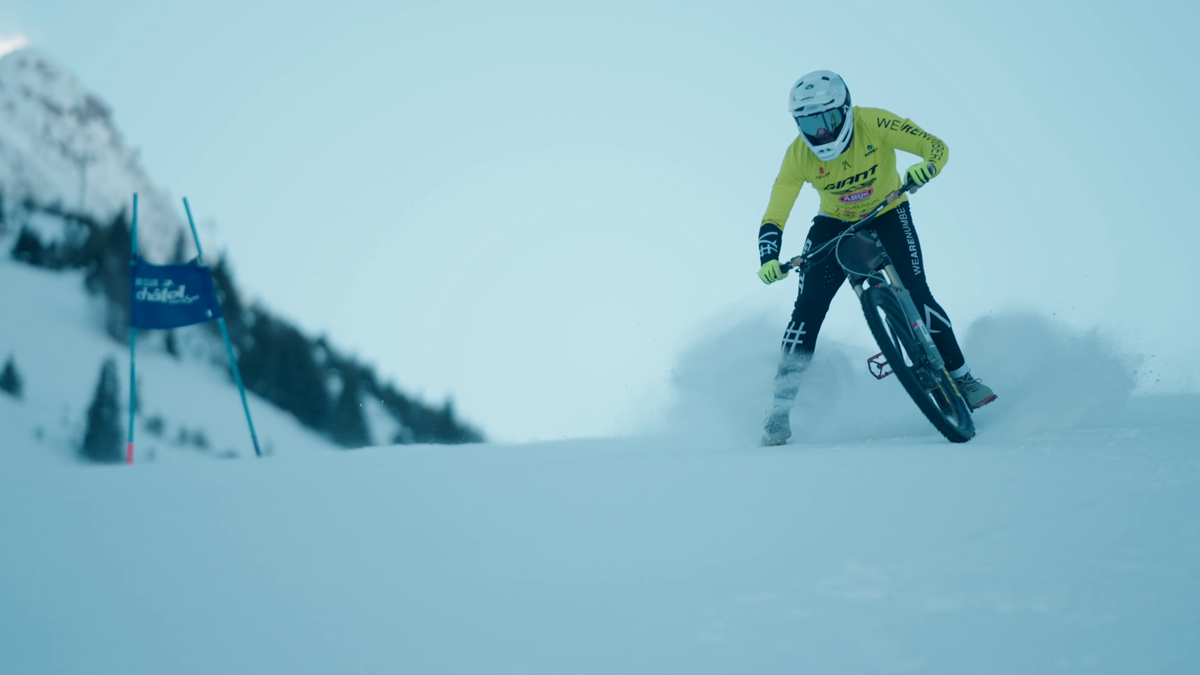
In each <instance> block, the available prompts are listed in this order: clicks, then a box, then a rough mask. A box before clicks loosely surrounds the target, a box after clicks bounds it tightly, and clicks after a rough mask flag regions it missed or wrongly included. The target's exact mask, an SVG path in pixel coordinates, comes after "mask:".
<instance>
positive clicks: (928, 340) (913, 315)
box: [851, 263, 946, 372]
mask: <svg viewBox="0 0 1200 675" xmlns="http://www.w3.org/2000/svg"><path fill="white" fill-rule="evenodd" d="M883 271H884V273H886V274H887V278H888V283H890V284H891V286H892V290H894V291H896V297H898V298H900V308H901V309H903V310H904V317H905V318H906V319H907V320H908V324H909V325H910V326H912V328H913V333H915V334H916V336H917V340H919V341H920V342H921V347H923V348H924V349H925V355H926V357H927V358H928V359H929V365H931V366H933V369H934V371H935V372H936V371H939V370H942V369H944V368H945V367H946V360H945V359H943V358H942V353H941V352H940V351H938V348H937V345H935V344H934V343H933V336H932V335H930V334H929V327H928V326H926V325H925V322H924V321H923V320H922V319H921V313H920V312H919V311H917V304H916V303H915V302H913V300H912V294H911V293H909V292H908V289H907V288H905V287H904V282H902V281H900V275H898V274H896V268H895V267H894V266H892V265H891V264H890V263H889V264H887V265H884V267H883ZM856 281H858V280H854V279H851V286H852V287H853V288H854V292H855V293H856V294H857V295H858V296H859V298H862V294H863V290H864V289H863V288H862V283H861V281H859V283H855V282H856Z"/></svg>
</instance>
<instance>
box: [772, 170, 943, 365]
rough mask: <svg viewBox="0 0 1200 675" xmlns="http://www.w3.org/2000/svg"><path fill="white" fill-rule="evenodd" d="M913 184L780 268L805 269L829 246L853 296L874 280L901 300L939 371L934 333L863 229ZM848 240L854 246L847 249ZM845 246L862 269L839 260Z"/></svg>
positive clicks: (888, 259) (888, 260)
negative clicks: (836, 257)
mask: <svg viewBox="0 0 1200 675" xmlns="http://www.w3.org/2000/svg"><path fill="white" fill-rule="evenodd" d="M918 189H919V188H918V186H917V185H916V184H915V183H911V182H910V183H906V184H905V185H904V187H902V188H900V189H899V190H896V191H895V192H893V193H891V194H889V195H888V196H887V197H886V198H885V200H884V202H883V203H882V204H880V205H879V206H877V207H875V209H874V210H873V211H871V212H870V213H869V214H867V215H866V217H864V218H863V219H862V220H860V221H858V222H857V223H854V224H853V225H851V226H850V227H848V228H846V229H845V230H844V231H842V233H841V234H839V235H838V236H836V237H834V238H833V239H830V240H829V241H827V242H825V243H824V244H822V245H820V246H819V247H817V248H816V250H813V251H809V252H808V253H807V254H805V255H799V256H796V257H794V258H792V259H791V260H788V261H787V262H785V263H783V264H781V265H780V266H779V267H780V270H781V271H782V272H785V273H786V272H788V271H789V270H797V271H799V272H801V273H802V272H804V271H805V269H806V268H807V267H808V265H810V264H811V262H812V260H813V259H814V258H816V257H817V256H818V255H821V254H827V252H828V251H829V249H831V248H832V249H834V253H835V255H837V256H838V264H839V265H841V267H842V271H843V272H845V273H846V281H847V282H848V283H849V284H850V288H853V289H854V293H855V295H857V296H858V297H859V299H860V300H861V299H862V295H863V292H864V291H866V288H867V286H866V284H867V283H869V282H870V281H875V282H876V284H875V285H877V286H881V285H883V284H887V285H888V286H890V287H891V288H892V290H894V291H895V293H896V296H897V297H898V298H899V299H900V307H901V308H902V309H903V310H904V316H905V318H906V319H907V320H908V323H909V325H911V326H912V328H913V329H914V332H915V333H916V335H917V339H918V340H919V341H920V343H921V346H922V347H923V348H924V351H925V353H926V356H927V357H928V358H929V365H930V366H932V367H933V368H934V369H935V370H942V369H944V368H945V366H946V361H945V359H943V358H942V354H941V352H940V351H938V348H937V346H936V345H934V343H933V336H932V335H930V334H929V328H928V327H927V326H926V325H925V321H924V320H922V319H921V313H920V312H919V311H918V310H917V305H916V303H914V302H913V300H912V294H911V293H909V292H908V289H907V288H905V287H904V283H903V282H902V281H900V275H898V274H897V273H896V268H895V267H894V266H893V265H892V259H891V256H889V255H888V253H887V250H886V249H884V247H883V245H882V244H880V243H879V240H878V238H877V237H876V235H875V233H874V232H870V231H867V232H864V231H865V230H867V226H868V225H870V224H871V223H872V222H873V221H874V220H875V218H876V217H877V216H878V215H879V214H881V213H883V211H884V209H886V208H888V207H889V206H891V205H892V204H894V203H896V201H897V200H899V199H900V197H902V196H903V195H904V194H905V193H915V192H916V191H917V190H918ZM847 243H850V244H851V245H853V246H855V248H850V246H846V244H847ZM844 247H845V248H847V249H848V250H847V251H846V256H847V257H848V258H851V260H850V262H851V263H854V262H857V263H860V267H861V271H859V270H853V269H850V266H849V265H848V264H847V263H846V262H845V261H843V260H842V249H843V248H844ZM880 270H882V271H883V272H884V274H885V275H886V277H881V276H880V275H879V274H878V272H879V271H880Z"/></svg>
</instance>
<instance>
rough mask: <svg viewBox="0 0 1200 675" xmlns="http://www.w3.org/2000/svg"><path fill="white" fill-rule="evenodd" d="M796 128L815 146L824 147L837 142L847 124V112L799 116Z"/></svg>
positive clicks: (834, 111)
mask: <svg viewBox="0 0 1200 675" xmlns="http://www.w3.org/2000/svg"><path fill="white" fill-rule="evenodd" d="M795 119H796V126H798V127H800V133H802V134H804V135H805V136H806V137H808V140H809V141H812V142H813V143H814V144H815V145H824V144H826V143H832V142H834V141H836V140H837V137H838V134H840V133H841V132H842V125H844V124H845V123H846V111H845V110H844V109H842V108H834V109H833V110H826V111H825V112H819V113H817V114H815V115H797V116H796V117H795Z"/></svg>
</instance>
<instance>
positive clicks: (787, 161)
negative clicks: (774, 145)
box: [758, 140, 804, 263]
mask: <svg viewBox="0 0 1200 675" xmlns="http://www.w3.org/2000/svg"><path fill="white" fill-rule="evenodd" d="M796 142H797V143H799V142H800V141H799V140H797V141H796ZM796 150H797V148H796V145H795V143H793V144H792V146H791V147H789V148H788V151H787V154H785V155H784V156H783V165H782V166H780V167H779V175H778V176H777V177H776V178H775V185H774V187H772V188H771V201H770V202H769V203H768V204H767V212H766V214H764V215H763V219H762V224H761V225H760V226H759V228H758V257H759V260H760V263H765V262H766V261H767V260H778V259H779V246H780V244H782V243H783V228H784V226H786V225H787V221H788V216H789V215H791V213H792V206H794V205H795V203H796V197H797V196H798V195H799V194H800V188H802V187H804V179H803V178H801V172H800V159H799V155H800V153H798V152H797V151H796Z"/></svg>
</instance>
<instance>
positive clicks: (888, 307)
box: [862, 285, 975, 443]
mask: <svg viewBox="0 0 1200 675" xmlns="http://www.w3.org/2000/svg"><path fill="white" fill-rule="evenodd" d="M862 307H863V315H864V316H865V317H866V319H867V325H868V326H870V328H871V334H872V335H873V336H875V342H877V343H879V349H880V351H882V352H883V355H884V357H886V358H887V360H888V364H889V365H890V366H891V368H892V372H894V373H895V374H896V377H897V379H899V380H900V384H902V385H904V389H905V391H907V392H908V395H909V396H911V397H912V400H913V402H915V403H916V404H917V407H918V408H920V409H921V412H923V413H925V417H926V418H928V419H929V421H930V423H932V424H933V426H934V427H935V428H936V429H937V430H938V431H940V432H941V433H942V435H943V436H945V437H946V440H949V441H950V442H951V443H966V442H967V441H969V440H971V438H973V437H974V436H975V423H974V422H973V421H972V420H971V409H970V407H969V406H968V405H967V402H966V400H965V399H963V396H962V393H961V392H959V391H958V386H957V385H955V384H954V378H952V377H950V373H948V372H946V369H945V368H937V369H935V368H934V367H933V365H932V364H931V363H930V361H929V357H928V356H926V353H925V348H924V347H923V346H922V345H921V341H920V340H919V339H918V338H917V336H916V335H915V334H914V333H913V331H914V330H916V329H915V328H914V327H913V326H910V325H909V322H908V319H907V318H906V317H905V315H904V309H903V308H902V307H901V306H900V298H899V296H897V295H896V291H895V290H894V289H893V288H892V287H890V286H886V285H884V286H871V287H869V288H868V289H867V290H866V291H864V292H863V295H862Z"/></svg>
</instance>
